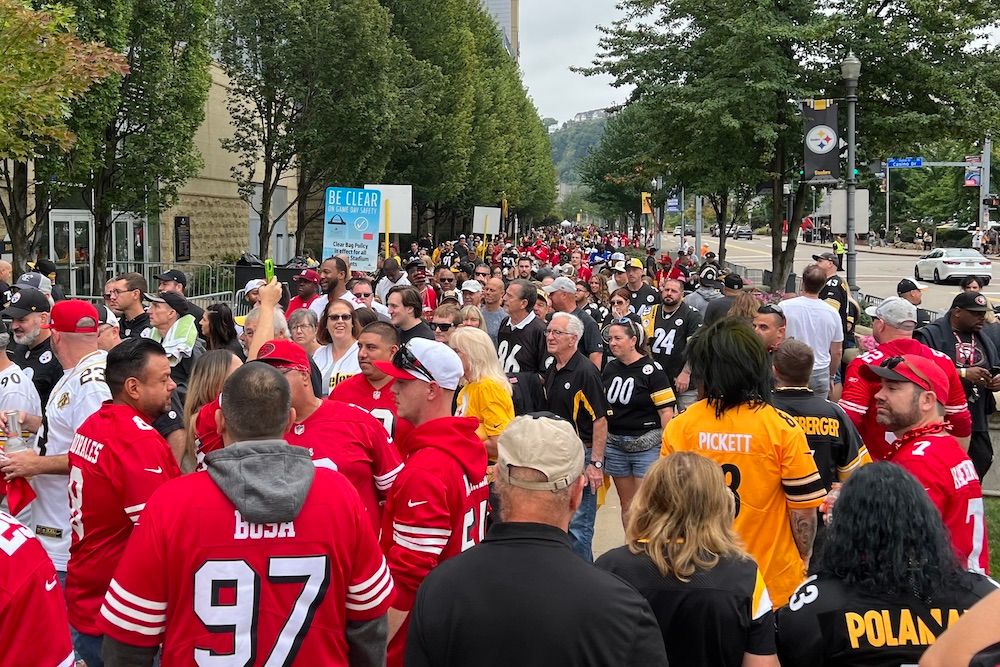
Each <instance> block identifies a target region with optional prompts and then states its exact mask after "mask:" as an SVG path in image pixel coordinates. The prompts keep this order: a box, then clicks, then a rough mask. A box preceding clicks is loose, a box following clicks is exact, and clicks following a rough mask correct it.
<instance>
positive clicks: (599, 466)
mask: <svg viewBox="0 0 1000 667" xmlns="http://www.w3.org/2000/svg"><path fill="white" fill-rule="evenodd" d="M590 465H592V466H594V467H595V468H597V469H598V470H604V461H591V462H590Z"/></svg>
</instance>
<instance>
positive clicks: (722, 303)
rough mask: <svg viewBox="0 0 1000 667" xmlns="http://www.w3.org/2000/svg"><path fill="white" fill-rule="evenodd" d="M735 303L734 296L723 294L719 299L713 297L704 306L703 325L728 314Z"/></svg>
mask: <svg viewBox="0 0 1000 667" xmlns="http://www.w3.org/2000/svg"><path fill="white" fill-rule="evenodd" d="M734 303H736V297H735V296H724V297H722V298H721V299H713V300H712V301H709V302H708V306H707V307H706V308H705V326H708V325H709V324H712V323H713V322H716V321H718V320H721V319H722V318H724V317H725V316H726V315H728V314H729V309H730V308H732V307H733V304H734Z"/></svg>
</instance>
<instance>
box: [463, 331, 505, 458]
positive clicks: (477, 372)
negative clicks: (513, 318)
mask: <svg viewBox="0 0 1000 667" xmlns="http://www.w3.org/2000/svg"><path fill="white" fill-rule="evenodd" d="M448 346H449V347H450V348H451V349H453V350H455V352H457V353H458V356H459V358H460V359H461V360H462V368H463V369H464V371H465V372H464V376H463V380H464V384H463V385H462V387H461V388H460V389H459V390H458V397H457V399H456V405H457V409H456V411H455V415H456V416H458V417H463V416H464V417H475V418H476V419H478V420H479V428H478V429H476V435H478V436H479V438H480V440H482V441H483V445H484V446H485V447H486V455H487V456H488V457H489V459H490V462H491V463H492V462H495V461H496V459H497V440H498V439H499V438H500V434H501V433H502V432H503V430H504V429H505V428H507V424H509V423H510V422H511V420H512V419H514V401H513V398H512V396H513V389H512V388H511V386H510V382H509V381H508V380H507V376H506V375H504V372H503V368H501V367H500V359H499V358H498V357H497V351H496V348H495V347H493V340H492V339H491V338H490V335H489V334H488V333H486V332H485V331H483V330H481V329H477V328H475V327H459V328H458V329H456V330H455V331H454V333H452V334H451V338H450V339H449V341H448Z"/></svg>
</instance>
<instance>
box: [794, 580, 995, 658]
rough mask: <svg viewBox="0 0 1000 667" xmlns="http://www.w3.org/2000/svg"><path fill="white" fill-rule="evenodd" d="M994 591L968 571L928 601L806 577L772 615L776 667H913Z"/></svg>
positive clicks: (989, 582) (986, 582)
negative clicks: (778, 662) (778, 664)
mask: <svg viewBox="0 0 1000 667" xmlns="http://www.w3.org/2000/svg"><path fill="white" fill-rule="evenodd" d="M994 590H996V582H994V581H993V580H991V579H989V578H987V577H984V576H982V575H978V574H973V573H971V572H967V573H964V574H963V581H962V582H961V585H960V586H958V587H956V589H955V590H951V591H942V592H940V593H939V594H938V595H936V596H935V598H934V599H932V600H929V601H927V600H918V599H917V598H916V597H913V596H910V595H907V596H903V597H888V596H885V595H876V594H873V593H871V592H870V591H867V590H865V589H864V588H862V587H857V588H852V587H849V586H848V585H847V584H845V583H844V582H842V581H841V580H839V579H834V578H832V577H830V576H827V575H821V576H819V577H817V576H812V577H809V578H808V579H806V580H805V581H804V582H803V583H802V585H801V586H799V587H798V589H796V591H795V592H794V593H793V594H792V597H791V599H790V600H789V602H788V606H786V607H783V608H781V609H779V610H778V613H777V619H776V625H777V628H778V632H777V644H778V658H779V659H780V660H781V665H782V667H819V666H820V665H825V666H826V667H916V665H917V662H918V661H919V660H920V656H922V655H923V653H924V651H925V650H927V647H928V646H930V645H931V644H932V643H934V640H935V639H936V638H937V637H938V636H940V635H941V633H942V632H944V631H945V630H947V629H948V628H949V627H950V626H951V625H952V624H953V623H954V622H955V621H956V620H958V618H959V616H961V615H962V614H964V613H965V612H966V611H967V610H968V609H969V607H971V606H972V605H974V604H975V603H976V602H978V601H979V600H980V598H983V597H985V596H987V595H989V594H990V593H991V592H993V591H994Z"/></svg>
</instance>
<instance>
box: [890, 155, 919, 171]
mask: <svg viewBox="0 0 1000 667" xmlns="http://www.w3.org/2000/svg"><path fill="white" fill-rule="evenodd" d="M923 166H924V159H923V158H922V157H891V158H889V169H917V168H920V167H923Z"/></svg>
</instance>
